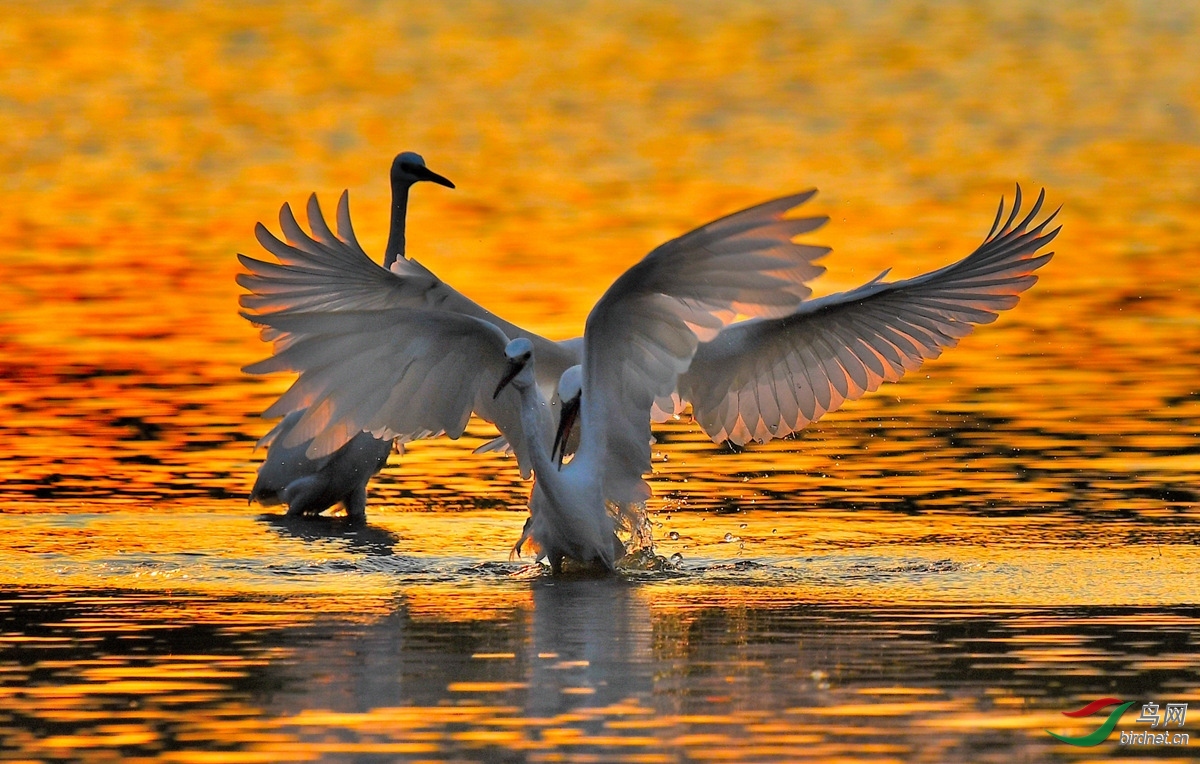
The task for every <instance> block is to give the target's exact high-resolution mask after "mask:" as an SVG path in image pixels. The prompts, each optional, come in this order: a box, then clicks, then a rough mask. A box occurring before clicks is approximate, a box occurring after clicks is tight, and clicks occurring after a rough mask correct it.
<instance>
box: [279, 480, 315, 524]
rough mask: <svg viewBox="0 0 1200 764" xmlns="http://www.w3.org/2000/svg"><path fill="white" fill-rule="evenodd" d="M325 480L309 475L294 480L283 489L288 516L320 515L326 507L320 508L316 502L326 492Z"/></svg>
mask: <svg viewBox="0 0 1200 764" xmlns="http://www.w3.org/2000/svg"><path fill="white" fill-rule="evenodd" d="M324 482H325V481H324V479H323V478H321V477H319V476H317V475H309V476H307V477H302V478H300V479H299V480H294V481H292V482H291V483H289V484H288V487H287V488H284V489H283V492H282V497H283V500H284V501H285V502H286V503H287V505H288V511H287V513H288V515H289V516H290V517H296V516H298V515H308V514H320V513H321V510H323V509H325V508H324V507H321V506H318V505H317V503H315V502H316V500H317V499H318V498H319V497H320V495H321V491H322V490H324Z"/></svg>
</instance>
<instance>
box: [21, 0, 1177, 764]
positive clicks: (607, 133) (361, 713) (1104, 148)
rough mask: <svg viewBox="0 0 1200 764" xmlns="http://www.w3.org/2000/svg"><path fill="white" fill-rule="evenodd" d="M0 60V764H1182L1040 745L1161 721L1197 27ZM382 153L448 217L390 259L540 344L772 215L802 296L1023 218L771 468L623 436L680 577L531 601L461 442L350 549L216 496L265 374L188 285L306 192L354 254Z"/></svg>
mask: <svg viewBox="0 0 1200 764" xmlns="http://www.w3.org/2000/svg"><path fill="white" fill-rule="evenodd" d="M0 44H2V46H3V49H4V50H5V51H6V55H5V56H4V63H3V64H2V65H0V134H2V135H3V136H4V138H3V140H2V141H0V201H2V202H3V209H4V210H5V215H4V225H3V226H0V246H2V247H3V252H4V256H3V258H2V260H0V262H2V264H0V349H2V351H3V352H2V354H0V410H2V411H3V412H4V417H3V423H2V424H0V428H2V430H3V431H2V436H3V437H0V476H2V478H3V480H2V481H0V586H2V587H3V593H2V594H0V699H2V700H3V702H2V703H0V761H4V760H28V761H59V760H90V761H163V762H207V761H235V762H236V761H247V762H259V761H263V762H274V761H290V760H296V761H301V760H330V761H393V760H412V761H435V760H486V761H498V760H529V761H552V760H564V759H577V760H595V761H612V760H623V761H637V762H657V761H678V760H714V759H721V760H733V761H778V760H823V761H851V760H870V761H880V762H886V761H931V762H940V761H972V762H975V761H993V760H995V761H1013V760H1020V761H1041V760H1047V759H1055V758H1057V759H1064V760H1071V761H1087V760H1091V759H1099V758H1104V759H1105V760H1111V759H1112V758H1114V757H1119V756H1136V757H1137V758H1138V759H1139V760H1157V761H1172V760H1178V761H1183V760H1188V759H1189V758H1192V757H1189V756H1188V755H1186V754H1187V751H1188V750H1189V749H1187V748H1180V747H1170V746H1165V747H1164V746H1158V747H1153V746H1152V747H1147V748H1138V749H1136V750H1135V748H1134V747H1128V746H1120V745H1119V744H1118V743H1117V739H1116V735H1115V734H1114V736H1113V738H1111V739H1110V740H1108V741H1107V742H1105V743H1104V744H1103V745H1102V746H1101V747H1098V748H1092V749H1083V748H1074V747H1071V746H1069V745H1065V744H1062V743H1058V742H1056V741H1055V740H1054V739H1053V738H1051V737H1050V736H1049V735H1047V734H1046V733H1045V732H1044V730H1045V729H1047V728H1048V729H1052V730H1054V731H1057V732H1060V733H1062V734H1067V735H1083V734H1086V733H1088V732H1090V731H1091V730H1092V729H1094V728H1095V727H1097V726H1098V725H1099V723H1100V722H1101V721H1102V719H1101V718H1100V716H1094V717H1089V718H1083V719H1071V718H1068V717H1064V716H1063V715H1062V712H1063V711H1068V710H1073V709H1077V708H1079V707H1081V706H1083V705H1084V704H1085V703H1087V702H1089V701H1090V700H1093V699H1096V698H1099V697H1104V696H1112V697H1118V698H1121V699H1122V700H1138V701H1145V702H1149V701H1158V702H1161V703H1163V704H1165V703H1167V702H1180V703H1184V702H1191V703H1192V704H1193V705H1197V703H1198V701H1200V673H1198V672H1197V669H1196V660H1195V656H1196V655H1197V653H1198V652H1200V638H1198V637H1197V634H1200V609H1198V608H1197V601H1198V599H1200V597H1198V592H1200V551H1198V549H1200V548H1198V546H1197V543H1198V541H1200V532H1198V530H1197V527H1198V526H1197V523H1198V522H1200V507H1198V505H1197V496H1198V495H1200V488H1198V487H1197V478H1198V476H1200V436H1198V435H1197V433H1198V431H1200V392H1198V391H1200V383H1198V382H1197V379H1200V368H1198V366H1200V364H1198V360H1200V204H1198V202H1197V200H1198V199H1200V70H1198V69H1197V68H1196V67H1195V66H1193V65H1192V64H1191V63H1190V62H1191V59H1192V58H1194V52H1195V51H1196V50H1200V11H1197V9H1196V8H1194V7H1193V6H1191V5H1188V4H1178V5H1174V4H1159V3H1151V2H1135V1H1133V0H1130V1H1129V2H1097V3H1064V4H1051V3H1037V2H1004V3H977V4H970V5H966V4H964V5H958V4H942V3H920V2H908V1H903V2H896V3H889V4H875V3H865V2H864V3H857V2H856V3H840V2H839V3H834V2H818V3H806V4H800V3H793V2H766V3H758V4H754V5H752V6H751V5H741V4H739V5H737V6H736V7H732V4H727V3H717V2H708V1H707V0H701V1H698V2H697V1H693V2H688V3H668V2H650V3H646V2H621V1H618V0H596V1H595V2H582V3H575V4H563V3H554V2H546V3H538V2H511V3H505V2H496V1H495V0H479V2H451V3H444V4H433V3H427V4H415V3H394V4H393V3H373V2H348V1H346V2H319V3H284V2H274V1H272V0H267V1H266V2H261V3H256V4H254V5H241V4H238V5H231V6H224V5H220V4H210V3H200V2H190V3H189V2H183V3H172V4H163V3H153V2H132V3H103V2H78V3H71V4H68V5H65V6H58V5H54V4H47V3H31V2H21V1H17V2H12V3H9V4H8V5H7V6H6V8H5V13H4V14H0ZM406 149H407V150H416V151H419V152H421V153H422V154H423V155H424V156H425V158H426V160H427V161H428V163H429V165H430V167H432V168H433V169H435V170H437V171H438V172H441V173H443V174H445V175H446V176H448V177H450V178H451V179H452V180H454V181H455V182H456V184H457V185H458V188H457V189H456V190H453V191H451V190H448V189H444V188H439V187H435V186H432V185H428V184H423V185H421V186H418V187H416V189H415V191H414V194H413V199H412V203H411V206H410V214H409V236H408V246H409V253H410V254H411V255H412V256H414V257H416V258H417V259H419V260H421V261H422V262H423V263H425V264H426V265H428V266H429V267H431V268H433V269H434V270H435V271H436V272H437V273H438V274H439V275H441V276H442V277H444V278H445V279H446V280H447V281H448V282H450V283H451V284H453V285H455V286H456V287H458V288H459V289H461V290H463V291H464V292H466V293H467V294H469V295H470V296H472V297H473V298H475V299H476V300H478V301H479V302H482V303H483V304H485V305H487V306H488V307H489V308H491V309H493V310H495V311H496V312H498V313H500V314H502V315H504V316H506V317H508V318H510V319H511V320H513V321H516V322H517V323H520V324H523V325H525V326H528V327H530V328H531V329H534V330H536V331H539V332H541V333H543V334H545V335H547V336H550V337H554V338H566V337H571V336H575V335H577V334H578V333H579V332H580V331H581V328H582V324H583V319H584V317H585V316H586V314H587V310H588V308H589V307H590V306H591V305H592V304H593V303H594V301H595V300H596V299H597V298H598V297H599V295H600V294H601V293H602V292H603V290H604V288H605V287H606V286H607V285H608V284H609V283H610V282H611V280H612V279H613V278H615V277H616V276H617V275H618V274H620V273H621V272H622V271H623V270H624V269H626V268H627V267H629V266H630V265H631V264H632V263H634V262H636V260H637V259H638V258H639V257H640V256H641V255H642V254H644V253H645V252H648V251H649V250H650V249H651V248H652V247H654V246H655V245H656V244H658V243H660V242H662V241H664V240H666V239H667V238H669V237H671V236H673V235H676V234H679V233H681V232H683V231H685V230H687V229H689V228H691V227H693V226H695V225H698V224H700V223H702V222H705V221H707V220H709V219H712V218H714V217H716V216H718V215H722V214H725V213H728V212H731V211H734V210H736V209H739V208H741V207H744V206H747V205H749V204H752V203H755V202H758V201H762V200H764V199H766V198H770V197H772V196H777V195H781V194H784V193H789V192H794V191H797V190H801V189H804V188H807V187H810V186H816V187H818V188H820V189H821V194H820V196H818V197H817V199H816V200H815V201H814V202H813V203H810V205H809V207H810V208H811V209H812V210H813V211H814V213H822V214H828V215H830V216H831V218H832V220H831V223H830V224H829V225H828V226H826V227H825V228H824V229H822V230H820V231H819V232H817V233H816V234H814V235H813V236H812V237H811V238H812V239H813V240H814V241H817V242H819V243H824V244H828V245H830V246H832V247H833V250H834V251H833V253H832V254H831V255H830V256H829V257H828V258H827V259H826V260H825V261H824V264H825V265H826V266H827V267H828V268H829V271H828V273H827V274H826V275H825V276H823V277H822V279H821V280H820V282H819V283H818V284H817V285H816V288H817V290H818V292H819V293H828V292H833V291H838V290H841V289H845V288H850V287H853V286H856V285H858V284H860V283H862V282H864V281H866V280H868V279H870V278H872V277H874V276H875V275H876V274H878V273H879V272H880V271H881V270H883V269H885V268H889V267H891V268H893V269H894V270H893V272H892V274H893V276H896V277H906V276H910V275H914V274H917V273H921V272H924V271H927V270H930V269H932V268H934V267H938V266H940V265H943V264H946V263H948V262H951V261H953V260H955V259H957V258H959V257H961V256H963V255H965V254H967V253H969V252H970V251H971V249H972V248H973V247H974V246H975V245H976V244H978V242H979V241H980V240H981V239H982V237H983V235H984V234H985V233H986V232H987V229H988V227H989V226H990V224H991V220H992V216H993V214H994V211H995V204H996V202H997V201H998V200H999V197H1000V196H1001V195H1006V196H1009V197H1011V193H1012V188H1013V184H1014V183H1017V182H1019V183H1021V184H1022V186H1023V187H1024V188H1025V190H1026V192H1029V191H1030V190H1036V189H1037V188H1039V187H1042V186H1045V187H1046V189H1047V195H1048V201H1049V202H1050V203H1051V204H1052V205H1055V206H1057V205H1059V204H1061V205H1062V206H1063V211H1062V213H1061V216H1060V220H1061V222H1062V224H1063V226H1064V228H1063V232H1062V234H1061V235H1060V236H1059V238H1058V239H1057V240H1056V241H1055V243H1054V249H1055V250H1056V253H1057V254H1056V255H1055V257H1054V259H1053V261H1052V262H1051V263H1050V264H1049V265H1048V266H1047V267H1046V268H1044V269H1043V270H1042V271H1041V272H1040V275H1041V277H1042V278H1041V281H1040V282H1039V283H1038V284H1037V285H1036V286H1035V287H1034V288H1033V289H1032V290H1031V291H1030V292H1029V293H1028V294H1027V295H1026V296H1025V297H1024V298H1023V299H1022V301H1021V304H1020V305H1019V306H1018V307H1017V308H1015V309H1014V310H1012V311H1011V312H1008V313H1005V314H1003V315H1002V316H1001V317H1000V319H999V320H998V321H997V322H996V323H995V324H992V325H989V326H986V327H982V328H981V329H980V330H978V331H977V332H976V333H975V334H974V335H972V336H970V337H968V338H967V339H965V340H964V341H962V342H961V343H960V345H959V347H957V348H954V349H953V350H951V351H949V352H947V353H946V355H945V356H944V357H943V358H941V359H939V360H937V361H935V362H931V363H929V364H926V365H925V366H924V367H923V368H922V369H921V370H920V371H919V372H917V373H913V374H910V375H909V376H908V377H907V378H906V379H905V380H904V381H902V382H901V383H899V384H896V385H887V386H885V387H884V388H883V389H882V390H880V391H879V392H877V393H875V394H873V395H871V396H868V397H866V398H864V399H863V400H861V401H857V402H854V403H851V404H848V405H847V406H846V407H845V409H844V410H842V411H839V412H837V413H835V414H831V415H829V416H827V417H826V418H825V419H823V420H822V421H821V422H819V423H817V424H816V425H814V426H812V427H810V428H809V429H808V430H806V431H805V432H804V433H802V434H801V436H800V437H798V438H797V439H795V440H784V441H777V442H774V443H771V444H768V445H766V446H756V447H753V448H750V449H747V450H745V451H743V452H741V453H733V452H731V451H729V450H727V449H724V448H722V447H720V446H716V445H713V444H712V443H710V442H708V441H707V439H705V438H704V436H703V435H702V434H701V433H700V432H699V430H698V429H697V428H695V427H693V426H691V425H690V424H688V423H686V422H681V423H677V424H673V425H671V426H669V427H666V428H664V429H662V430H661V431H659V432H658V433H657V434H658V438H659V442H658V445H656V447H655V457H654V470H655V474H654V477H653V480H652V483H653V486H654V490H655V498H654V500H653V501H652V503H651V505H650V511H651V517H652V520H653V522H654V525H655V529H654V530H655V534H656V539H657V543H658V547H657V549H658V552H659V553H660V554H662V555H663V556H665V557H670V556H672V555H675V554H678V555H679V558H678V565H677V569H675V570H673V571H671V572H667V573H642V574H629V575H628V576H626V577H625V578H622V579H620V580H602V581H596V580H567V581H563V580H557V581H556V580H552V579H549V577H547V576H545V575H542V574H539V573H538V572H537V571H532V570H528V569H525V568H523V567H522V566H521V565H520V564H519V563H510V562H509V561H508V559H507V553H508V549H509V548H510V546H511V544H512V542H513V541H515V539H516V537H517V535H518V534H519V532H520V527H521V524H522V522H523V519H524V515H523V504H524V501H525V498H526V496H527V494H528V485H527V484H525V483H523V482H522V481H521V480H520V479H519V476H518V475H517V474H516V470H515V467H514V465H513V463H512V462H511V460H506V459H504V458H502V457H499V456H493V455H481V456H472V455H471V454H470V450H471V449H472V448H473V447H474V446H476V445H479V444H480V443H482V442H483V441H484V440H486V439H487V438H489V437H491V434H492V432H491V431H490V430H489V429H488V427H487V425H485V424H482V423H478V424H476V425H473V426H472V428H471V429H470V431H469V433H468V436H467V437H464V438H463V439H462V440H461V441H459V442H451V441H446V440H436V441H428V442H420V443H416V444H413V445H412V446H411V447H410V448H409V450H408V453H406V454H405V455H404V457H403V458H393V460H392V464H391V466H389V467H388V468H387V469H386V470H385V471H384V472H383V473H382V474H381V475H380V476H379V477H378V478H377V479H376V480H375V481H374V482H373V483H372V488H371V495H370V507H369V516H370V521H371V522H370V526H369V527H368V528H366V529H361V530H357V531H352V530H346V529H344V528H341V527H340V526H338V525H337V524H333V523H319V522H318V523H293V522H285V521H283V520H282V519H281V518H279V517H277V516H275V515H270V514H268V515H266V516H263V515H262V513H261V510H259V509H258V508H255V507H247V506H246V504H245V497H246V495H247V493H248V489H249V486H250V485H251V484H252V482H253V476H254V471H255V469H256V467H257V463H258V461H259V460H260V459H261V453H254V452H253V451H252V446H253V443H254V442H255V441H256V440H257V439H258V438H259V437H260V436H261V435H262V434H263V433H264V432H265V431H266V430H267V429H268V428H269V423H267V422H264V421H263V420H261V419H260V418H259V417H258V416H257V414H258V412H260V411H262V410H263V409H264V408H265V407H266V406H267V405H269V403H270V402H271V401H272V400H273V399H274V397H275V396H277V395H278V394H279V393H280V392H282V390H284V389H285V388H286V386H287V384H288V382H289V380H288V379H286V378H282V377H280V378H269V379H258V378H249V377H247V376H245V375H243V374H242V373H241V372H240V368H241V367H242V366H244V365H245V364H247V363H250V362H252V361H255V360H258V359H259V358H261V357H263V356H264V355H265V354H266V353H267V348H266V347H265V346H263V345H262V344H261V343H260V342H259V340H258V338H257V334H256V332H255V331H254V330H253V328H252V327H251V326H250V325H249V324H247V323H246V322H245V321H244V320H243V319H241V318H240V317H238V315H237V298H238V295H239V293H240V289H239V288H238V287H237V286H236V284H235V283H234V276H235V275H236V274H237V273H238V271H239V266H238V264H237V262H236V259H235V258H234V253H235V252H243V253H246V254H251V255H255V254H257V253H258V245H257V243H256V242H255V240H254V236H253V225H254V223H255V222H256V221H260V220H261V221H264V222H265V223H267V224H268V226H269V227H272V228H273V229H275V230H277V227H276V224H275V215H276V214H277V212H278V208H279V205H280V204H282V203H283V202H289V203H291V204H292V205H293V206H296V205H302V204H303V203H304V201H305V200H306V197H307V195H308V194H309V193H310V192H313V191H315V192H317V193H318V194H319V196H320V198H321V199H322V201H323V203H324V205H325V207H326V209H327V210H328V209H330V208H331V207H332V204H333V203H334V201H335V199H336V196H337V194H338V193H340V191H341V190H342V189H343V188H349V189H350V191H351V200H352V211H353V214H354V219H355V228H356V231H357V232H358V235H359V238H360V240H361V241H362V242H363V244H364V245H365V246H366V247H367V249H368V251H370V252H373V253H377V254H378V253H381V251H382V248H383V244H384V241H385V238H386V230H387V205H388V188H387V183H386V179H385V172H386V168H387V167H388V164H389V163H390V161H391V158H392V156H394V155H395V154H396V153H397V152H399V151H401V150H406ZM1140 708H1141V706H1140V704H1139V705H1137V706H1135V707H1134V708H1132V709H1131V710H1130V711H1129V712H1127V714H1126V716H1125V717H1123V719H1122V721H1121V724H1120V726H1119V728H1118V729H1121V730H1135V731H1140V730H1145V729H1148V725H1146V724H1139V723H1137V722H1135V721H1134V718H1135V716H1136V713H1135V712H1136V711H1137V710H1138V709H1140ZM1196 713H1200V711H1195V710H1194V709H1193V715H1195V714H1196ZM1186 729H1187V730H1190V731H1192V733H1193V734H1192V737H1193V738H1196V739H1197V740H1196V741H1193V747H1192V748H1191V749H1190V750H1191V751H1193V752H1194V751H1195V750H1197V749H1196V748H1195V747H1194V746H1197V745H1200V742H1198V741H1200V731H1197V728H1196V725H1195V721H1194V720H1189V721H1188V723H1187V725H1186Z"/></svg>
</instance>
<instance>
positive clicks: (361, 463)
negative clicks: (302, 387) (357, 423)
mask: <svg viewBox="0 0 1200 764" xmlns="http://www.w3.org/2000/svg"><path fill="white" fill-rule="evenodd" d="M302 416H304V410H303V409H301V410H299V411H293V412H292V413H290V414H288V415H287V416H285V417H284V418H283V419H282V420H281V421H280V422H279V424H278V425H276V426H275V429H273V430H271V432H270V433H268V434H267V436H266V437H265V438H264V440H269V442H270V445H269V446H268V447H267V457H266V459H264V460H263V463H262V465H261V466H260V467H259V468H258V478H257V479H256V480H255V481H254V488H253V489H251V491H250V501H257V502H259V503H260V504H262V505H263V506H272V505H275V504H286V505H287V507H288V514H289V515H305V516H309V515H317V514H320V513H321V512H323V511H325V510H326V509H329V508H330V507H332V506H333V505H335V504H338V503H341V504H342V505H343V506H344V507H345V508H346V515H347V516H348V517H349V518H350V519H351V520H354V521H360V522H361V521H363V520H365V519H366V516H367V483H368V482H369V481H370V480H371V477H372V476H373V475H375V474H376V473H377V472H379V470H381V469H383V467H384V465H386V464H387V460H388V454H390V453H391V451H392V441H391V440H390V439H381V438H376V437H374V436H373V435H371V433H369V432H362V433H359V434H358V435H356V436H354V437H353V438H351V439H350V440H349V441H348V442H347V443H346V444H345V445H343V446H342V447H341V448H339V449H338V450H337V451H334V452H333V453H332V454H329V455H328V456H322V457H319V458H317V459H309V458H308V457H307V456H305V454H304V452H305V450H306V449H307V448H308V442H307V441H302V442H301V443H299V444H297V445H294V446H288V445H285V441H286V440H287V435H288V433H290V432H291V430H292V428H293V427H294V426H295V425H296V422H298V421H300V417H302Z"/></svg>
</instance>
